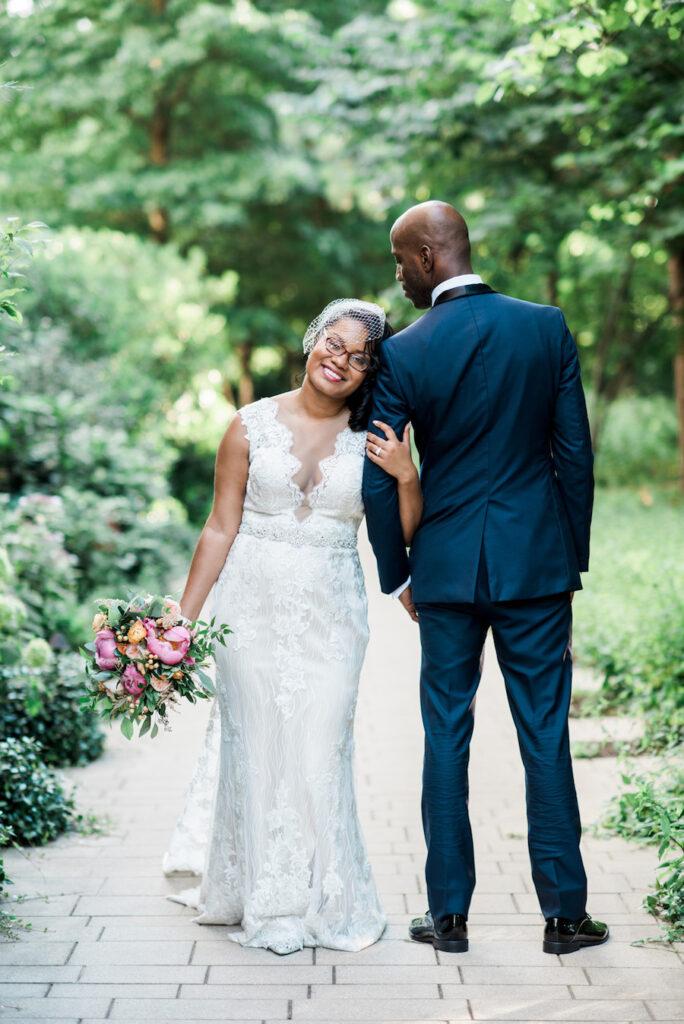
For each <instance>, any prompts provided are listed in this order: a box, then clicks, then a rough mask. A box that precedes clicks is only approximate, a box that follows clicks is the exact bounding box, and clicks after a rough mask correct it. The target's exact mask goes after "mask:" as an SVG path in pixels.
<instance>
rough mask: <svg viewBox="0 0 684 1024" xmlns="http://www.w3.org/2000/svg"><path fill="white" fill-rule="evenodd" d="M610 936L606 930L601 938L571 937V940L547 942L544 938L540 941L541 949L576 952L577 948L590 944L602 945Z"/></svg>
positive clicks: (586, 947) (561, 952) (550, 951)
mask: <svg viewBox="0 0 684 1024" xmlns="http://www.w3.org/2000/svg"><path fill="white" fill-rule="evenodd" d="M609 937H610V932H606V934H605V936H604V937H603V938H602V939H598V940H594V941H592V940H591V939H589V940H586V939H573V940H572V942H549V941H548V940H546V939H545V940H544V942H543V943H542V949H543V951H544V952H545V953H556V954H559V953H560V954H563V953H576V952H577V950H578V949H590V948H591V947H592V946H602V945H603V943H604V942H607V941H608V939H609Z"/></svg>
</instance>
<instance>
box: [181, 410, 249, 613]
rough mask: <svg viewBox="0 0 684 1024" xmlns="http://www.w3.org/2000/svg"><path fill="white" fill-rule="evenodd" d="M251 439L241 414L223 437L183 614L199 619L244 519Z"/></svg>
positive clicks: (189, 575) (184, 594) (189, 577)
mask: <svg viewBox="0 0 684 1024" xmlns="http://www.w3.org/2000/svg"><path fill="white" fill-rule="evenodd" d="M248 473H249V441H248V440H247V438H246V437H245V431H244V426H243V423H242V420H241V417H240V415H239V414H236V415H235V418H234V419H233V421H232V423H231V424H230V426H229V427H228V429H227V430H226V432H225V434H224V435H223V437H222V438H221V442H220V444H219V447H218V452H217V454H216V468H215V471H214V503H213V505H212V509H211V512H210V513H209V516H208V518H207V521H206V523H205V524H204V529H203V530H202V533H201V534H200V539H199V540H198V541H197V547H196V548H195V553H194V555H193V556H192V562H191V563H190V572H189V573H188V579H187V582H186V584H185V590H184V591H183V596H182V597H181V600H180V605H181V612H182V614H183V615H184V616H185V617H186V618H188V619H190V620H191V621H193V622H194V621H195V619H197V617H198V616H199V614H200V612H201V610H202V606H203V605H204V602H205V601H206V599H207V595H208V594H209V591H210V590H211V588H212V586H213V585H214V583H215V581H216V578H217V577H218V574H219V573H220V571H221V569H222V568H223V563H224V562H225V560H226V558H227V556H228V552H229V551H230V549H231V546H232V544H233V541H234V540H235V537H236V535H237V532H238V527H239V525H240V521H241V519H242V506H243V503H244V500H245V490H246V487H247V476H248Z"/></svg>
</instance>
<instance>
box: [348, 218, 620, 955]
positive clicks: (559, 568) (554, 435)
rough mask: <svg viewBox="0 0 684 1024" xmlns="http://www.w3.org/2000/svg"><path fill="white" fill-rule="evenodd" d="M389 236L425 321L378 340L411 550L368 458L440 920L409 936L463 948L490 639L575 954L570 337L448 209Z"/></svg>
mask: <svg viewBox="0 0 684 1024" xmlns="http://www.w3.org/2000/svg"><path fill="white" fill-rule="evenodd" d="M390 238H391V242H392V255H393V256H394V259H395V261H396V278H397V281H399V282H400V283H401V284H402V286H403V290H404V293H405V295H406V296H407V298H409V299H410V300H411V302H412V303H413V304H414V306H416V307H417V308H418V309H428V310H429V312H427V313H426V314H425V315H424V316H423V317H421V318H420V319H419V320H417V321H416V322H415V323H414V324H412V325H411V326H410V327H407V328H406V329H405V330H403V331H401V332H399V333H398V334H396V335H394V337H392V338H390V339H388V340H387V341H385V342H384V343H383V345H382V349H381V367H380V370H379V373H378V379H377V384H376V388H375V396H374V408H373V416H372V420H373V421H375V420H378V421H382V422H383V423H387V424H389V425H390V426H391V427H392V428H393V429H394V431H395V432H396V433H397V435H398V436H399V437H401V436H402V431H403V429H404V426H405V424H406V423H407V421H409V420H410V421H411V423H412V424H413V429H414V432H415V440H416V445H417V447H418V451H419V453H420V462H421V488H422V491H423V498H424V502H425V508H424V513H423V517H422V520H421V523H420V526H419V528H418V530H417V532H416V535H415V537H414V539H413V543H412V545H411V550H410V555H409V556H408V557H407V554H406V548H405V546H404V540H403V535H402V528H401V523H400V519H399V512H398V501H397V490H396V480H395V479H394V477H392V476H389V475H388V474H386V473H384V472H383V470H382V468H381V467H380V466H378V465H374V464H373V463H372V462H371V460H370V459H367V460H366V464H365V470H364V483H363V495H364V502H365V506H366V514H367V521H368V532H369V535H370V539H371V543H372V545H373V550H374V552H375V555H376V558H377V562H378V569H379V574H380V583H381V586H382V590H383V592H384V593H387V594H393V595H394V596H396V597H398V598H399V600H400V601H401V603H402V604H403V605H404V607H405V608H406V609H407V611H408V612H409V614H410V615H411V616H412V617H413V618H415V617H416V614H417V617H418V623H419V626H420V638H421V646H422V666H421V678H420V696H421V708H422V716H423V724H424V727H425V758H424V764H423V800H422V812H423V827H424V830H425V840H426V843H427V850H428V854H427V863H426V869H425V874H426V881H427V890H428V902H429V906H430V910H429V912H428V914H427V915H426V916H425V917H424V918H417V919H416V920H415V921H413V923H412V924H411V927H410V934H411V937H412V938H413V939H417V940H418V941H422V942H432V944H433V946H434V947H435V948H437V949H441V950H446V951H449V952H461V951H463V950H466V949H467V948H468V937H467V923H466V922H467V917H468V908H469V905H470V900H471V896H472V893H473V889H474V887H475V864H474V857H473V842H472V833H471V829H470V822H469V819H468V756H469V745H470V738H471V735H472V731H473V714H474V707H475V693H476V690H477V687H478V683H479V681H480V673H481V658H482V651H483V645H484V642H485V637H486V635H487V631H488V630H489V629H490V628H491V630H492V633H493V638H494V645H495V648H496V654H497V658H498V661H499V665H500V667H501V671H502V673H503V676H504V680H505V684H506V691H507V696H508V701H509V704H510V708H511V713H512V715H513V719H514V722H515V726H516V729H517V732H518V742H519V746H520V753H521V755H522V759H523V763H524V766H525V781H526V790H527V818H528V846H529V852H530V859H531V863H532V877H533V880H534V885H535V888H536V891H537V896H538V898H539V903H540V906H541V910H542V913H543V915H544V917H545V919H546V928H545V931H544V939H543V949H544V951H545V952H547V953H568V952H572V951H573V950H576V949H579V948H580V947H582V946H590V945H597V944H599V943H601V942H605V940H606V939H607V938H608V928H607V926H606V925H604V924H601V923H600V922H597V921H593V920H592V919H591V918H590V917H589V916H588V915H587V914H586V895H587V887H586V875H585V873H584V866H583V864H582V858H581V855H580V851H579V841H580V832H581V828H580V818H579V810H578V806H577V797H576V794H575V784H574V780H573V774H572V764H571V760H570V749H569V741H568V721H567V716H568V708H569V703H570V689H571V682H572V659H571V653H570V637H571V618H572V617H571V601H572V595H573V592H574V591H575V590H579V589H580V588H581V586H582V584H581V582H580V575H579V574H580V572H586V570H587V568H588V561H589V528H590V522H591V512H592V503H593V488H594V481H593V456H592V451H591V441H590V436H589V425H588V421H587V413H586V406H585V401H584V392H583V389H582V382H581V379H580V368H579V361H578V358H577V350H576V347H575V342H574V341H573V338H572V335H571V334H570V331H569V330H568V328H567V325H566V323H565V320H564V318H563V314H562V313H561V311H560V310H559V309H556V308H555V307H553V306H539V305H535V304H533V303H530V302H522V301H520V300H519V299H513V298H509V297H508V296H505V295H500V294H498V293H497V292H494V291H493V290H492V289H491V288H489V287H488V286H487V285H486V284H483V283H482V280H481V278H480V277H478V276H477V275H475V274H473V272H472V267H471V264H470V243H469V239H468V229H467V227H466V223H465V221H464V220H463V218H462V217H461V216H460V214H459V213H457V211H456V210H455V209H454V208H453V207H452V206H449V205H448V204H447V203H441V202H429V203H421V204H420V205H419V206H414V207H412V208H411V209H410V210H408V211H407V212H406V213H405V214H403V216H401V217H400V218H399V219H398V220H397V221H396V223H395V224H394V226H393V227H392V231H391V234H390ZM371 429H374V430H378V428H377V427H372V428H371Z"/></svg>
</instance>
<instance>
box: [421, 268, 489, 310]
mask: <svg viewBox="0 0 684 1024" xmlns="http://www.w3.org/2000/svg"><path fill="white" fill-rule="evenodd" d="M462 284H482V278H481V277H480V275H479V274H459V275H458V277H450V278H448V279H447V280H446V281H440V283H439V284H438V285H437V287H436V288H433V289H432V305H433V306H434V304H435V299H436V298H437V296H438V295H441V294H442V292H446V291H448V290H449V289H450V288H458V287H459V286H460V285H462Z"/></svg>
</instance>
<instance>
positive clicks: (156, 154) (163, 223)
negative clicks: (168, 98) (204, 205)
mask: <svg viewBox="0 0 684 1024" xmlns="http://www.w3.org/2000/svg"><path fill="white" fill-rule="evenodd" d="M170 130H171V116H170V112H169V110H168V107H167V106H166V103H165V101H164V100H157V103H156V105H155V108H154V113H153V114H152V121H151V124H150V162H151V164H152V166H153V167H166V165H167V164H168V162H169V134H170ZM147 220H148V223H149V225H150V227H151V229H152V234H153V235H154V237H155V239H156V240H157V241H158V242H159V243H161V244H163V243H164V242H168V240H169V234H170V230H171V223H170V218H169V211H168V210H167V209H166V208H165V207H163V206H155V207H154V209H152V210H150V212H149V213H148V215H147Z"/></svg>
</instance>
